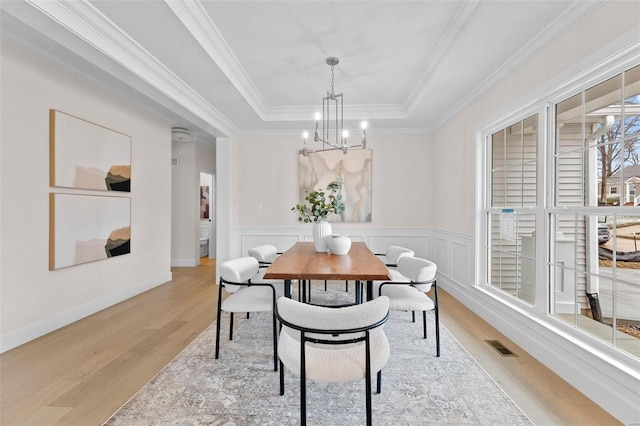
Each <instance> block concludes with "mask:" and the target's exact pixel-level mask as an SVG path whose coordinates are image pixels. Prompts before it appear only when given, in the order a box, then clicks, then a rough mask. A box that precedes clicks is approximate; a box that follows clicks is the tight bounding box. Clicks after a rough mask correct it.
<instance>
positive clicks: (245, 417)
mask: <svg viewBox="0 0 640 426" xmlns="http://www.w3.org/2000/svg"><path fill="white" fill-rule="evenodd" d="M334 287H335V288H334V289H331V288H330V289H329V291H327V292H325V291H323V290H317V291H316V290H314V292H313V297H314V302H316V303H318V302H324V303H334V302H335V303H339V302H340V301H341V300H344V301H352V300H353V294H352V293H346V292H345V291H344V285H343V286H342V289H340V288H339V286H334ZM294 297H295V295H294ZM212 309H214V307H212ZM417 318H418V320H417V321H416V322H415V323H413V322H412V321H411V314H410V313H407V312H391V313H390V318H389V321H388V322H387V323H386V324H385V332H386V334H387V338H388V339H389V343H390V347H391V356H390V358H389V361H388V363H387V365H386V366H385V368H384V369H383V372H382V393H381V394H376V393H375V378H374V380H373V387H374V393H373V395H372V401H373V424H374V425H530V424H532V423H531V421H530V420H529V419H528V418H527V416H526V415H525V414H524V413H522V411H521V410H520V409H519V408H518V407H517V406H516V405H515V404H514V402H513V401H512V400H511V399H510V398H509V397H508V396H507V395H506V394H505V393H504V392H503V391H502V389H500V387H499V386H498V385H497V384H496V383H495V382H494V381H493V380H492V379H491V378H490V377H489V376H488V375H487V373H486V372H485V371H484V370H483V369H482V368H481V367H480V366H479V365H478V364H477V363H476V361H475V360H474V359H473V358H472V357H471V356H470V355H469V354H468V353H467V352H466V350H465V349H464V348H463V347H462V346H461V345H460V344H459V343H458V341H457V340H456V339H455V338H454V337H453V336H452V335H451V333H450V332H449V331H448V330H447V329H446V328H445V327H443V326H442V324H441V325H440V339H441V348H442V353H441V357H440V358H437V357H436V356H435V331H434V317H433V315H430V316H429V317H428V319H427V321H428V327H429V328H428V333H429V338H428V339H427V340H424V339H422V321H420V315H417ZM228 320H229V315H228V314H226V313H223V314H222V319H221V321H222V322H221V327H222V331H221V348H220V358H219V359H218V360H216V359H214V349H215V334H216V329H215V323H214V324H212V325H211V326H210V327H209V328H207V329H206V330H205V331H204V332H203V333H202V334H201V335H200V336H198V337H197V338H196V339H195V340H194V341H193V342H192V343H191V344H190V345H189V346H187V347H186V348H185V349H184V350H183V351H182V352H181V353H180V354H179V355H178V356H177V357H176V358H175V359H174V360H173V361H171V362H170V363H169V364H168V365H167V366H166V367H165V368H164V369H163V370H162V371H161V372H160V373H158V375H156V377H154V378H153V379H152V380H151V381H150V382H149V383H147V384H146V385H145V386H144V387H143V388H142V389H141V390H140V391H139V392H138V393H137V394H136V395H135V396H134V397H133V398H132V399H131V400H130V401H129V402H127V403H126V404H125V405H124V406H123V407H122V408H121V409H120V410H119V411H118V412H117V413H115V414H114V415H113V416H112V417H111V418H110V419H109V420H108V421H107V422H106V423H105V424H107V425H110V426H115V425H127V426H131V425H296V424H300V393H299V391H300V386H299V378H298V377H296V376H293V375H292V374H291V373H289V372H287V373H286V374H285V395H284V396H280V394H279V385H278V383H279V382H278V379H279V374H278V373H276V372H274V371H273V345H272V340H271V338H272V335H271V316H270V314H266V313H263V314H251V316H250V318H249V319H246V317H245V316H244V315H236V317H235V321H234V340H233V341H229V340H228V334H229V333H228V329H229V323H228ZM364 392H365V383H364V380H362V381H357V382H350V383H319V382H312V381H309V382H308V383H307V422H308V424H310V425H359V424H365V394H364Z"/></svg>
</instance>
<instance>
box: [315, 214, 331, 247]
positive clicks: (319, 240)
mask: <svg viewBox="0 0 640 426" xmlns="http://www.w3.org/2000/svg"><path fill="white" fill-rule="evenodd" d="M329 235H331V224H330V223H329V222H327V221H326V220H319V221H317V222H316V223H315V224H314V225H313V243H314V244H315V245H316V251H319V252H326V251H327V250H328V249H327V237H328V236H329Z"/></svg>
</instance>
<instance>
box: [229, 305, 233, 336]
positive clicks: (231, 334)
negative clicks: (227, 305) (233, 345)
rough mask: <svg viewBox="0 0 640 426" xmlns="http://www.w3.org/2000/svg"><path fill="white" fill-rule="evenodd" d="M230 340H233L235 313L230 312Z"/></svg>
mask: <svg viewBox="0 0 640 426" xmlns="http://www.w3.org/2000/svg"><path fill="white" fill-rule="evenodd" d="M229 340H233V312H229Z"/></svg>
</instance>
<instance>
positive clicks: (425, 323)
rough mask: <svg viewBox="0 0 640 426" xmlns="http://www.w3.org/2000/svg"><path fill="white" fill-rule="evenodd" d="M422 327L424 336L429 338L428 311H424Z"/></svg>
mask: <svg viewBox="0 0 640 426" xmlns="http://www.w3.org/2000/svg"><path fill="white" fill-rule="evenodd" d="M422 329H423V330H424V338H425V339H426V338H427V311H422Z"/></svg>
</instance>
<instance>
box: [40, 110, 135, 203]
mask: <svg viewBox="0 0 640 426" xmlns="http://www.w3.org/2000/svg"><path fill="white" fill-rule="evenodd" d="M49 150H50V168H49V171H50V185H51V186H55V187H60V188H76V189H93V190H101V191H122V192H130V191H131V137H130V136H128V135H125V134H123V133H120V132H117V131H115V130H111V129H108V128H106V127H103V126H100V125H98V124H94V123H91V122H90V121H87V120H83V119H81V118H78V117H74V116H73V115H69V114H66V113H64V112H61V111H57V110H54V109H52V110H49Z"/></svg>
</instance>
